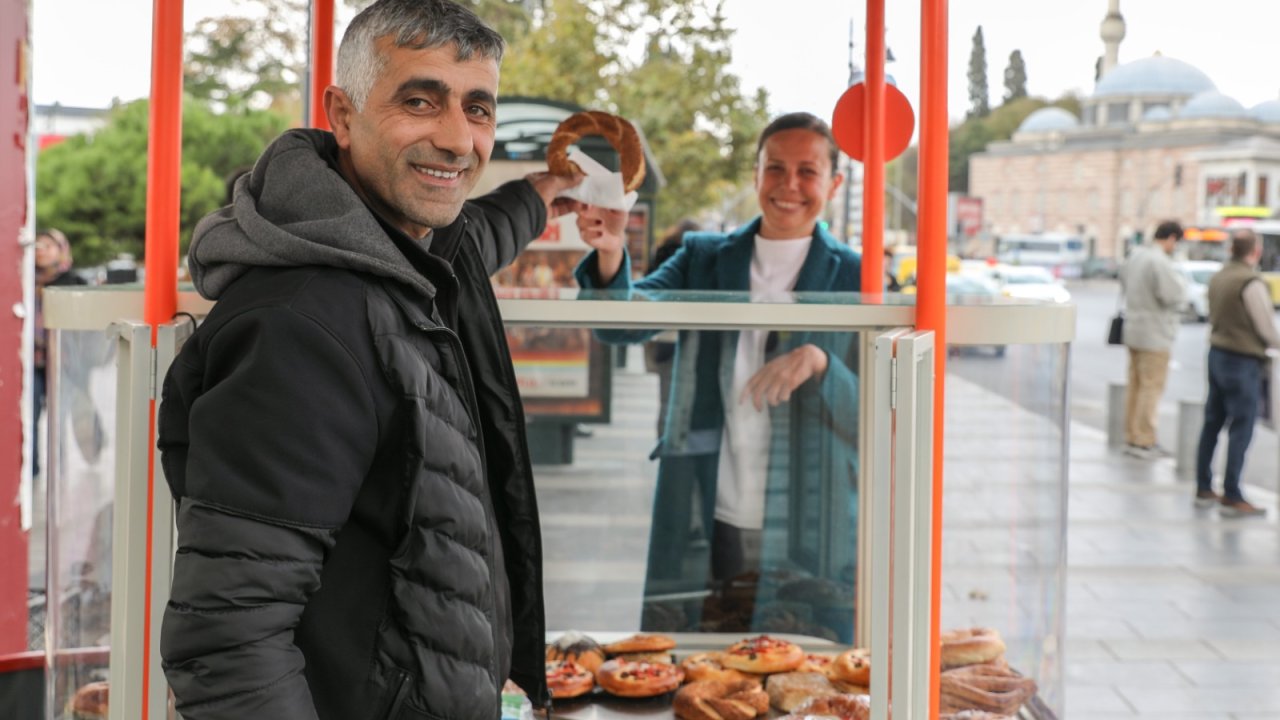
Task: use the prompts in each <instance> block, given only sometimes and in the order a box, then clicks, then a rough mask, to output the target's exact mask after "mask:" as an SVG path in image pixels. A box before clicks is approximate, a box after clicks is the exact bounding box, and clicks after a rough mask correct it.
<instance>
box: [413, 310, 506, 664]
mask: <svg viewBox="0 0 1280 720" xmlns="http://www.w3.org/2000/svg"><path fill="white" fill-rule="evenodd" d="M416 324H417V327H418V329H419V330H421V331H423V332H424V333H426V334H427V336H428V337H430V336H432V335H439V336H442V337H444V338H445V340H446V342H448V344H449V348H450V349H451V350H452V351H453V357H454V363H455V364H456V365H457V368H458V377H459V379H461V380H462V385H463V390H464V391H465V392H466V397H464V398H463V399H464V401H465V405H466V406H467V416H468V417H470V418H471V429H472V431H473V432H475V435H476V450H477V452H478V453H479V455H480V487H481V491H482V492H483V493H484V499H485V513H484V515H485V525H486V526H487V527H488V532H487V533H486V535H488V548H487V549H488V553H487V554H486V556H485V565H486V566H488V568H489V584H490V586H491V587H492V588H493V598H492V600H493V611H494V617H493V622H492V623H490V626H489V629H490V632H491V633H492V635H493V656H492V657H491V658H490V659H489V671H490V674H491V675H493V677H494V678H497V680H498V682H499V684H501V683H502V682H504V681H505V680H506V678H499V677H498V648H499V647H501V645H500V643H501V639H500V638H499V637H498V621H499V618H498V613H499V612H500V611H501V608H500V607H499V603H498V591H499V584H500V583H499V582H498V573H497V570H496V568H495V566H494V564H493V560H494V550H493V542H494V535H495V534H496V533H497V532H498V522H497V518H496V517H494V514H493V498H492V497H491V496H490V493H489V469H488V467H487V463H486V462H485V454H484V453H485V450H484V428H482V427H481V426H480V409H479V405H480V403H479V401H478V400H477V399H476V389H475V385H474V384H473V382H472V380H471V368H469V367H468V366H467V364H466V363H465V362H463V360H464V359H465V358H466V354H465V353H464V352H463V349H462V339H461V338H459V337H458V334H457V333H455V332H454V331H453V330H450V329H449V328H447V327H432V326H430V325H427V324H426V323H416Z"/></svg>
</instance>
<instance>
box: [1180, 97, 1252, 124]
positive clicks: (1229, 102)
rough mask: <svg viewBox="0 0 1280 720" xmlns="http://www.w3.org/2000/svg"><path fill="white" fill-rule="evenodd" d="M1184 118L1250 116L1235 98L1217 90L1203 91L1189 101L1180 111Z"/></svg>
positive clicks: (1181, 116)
mask: <svg viewBox="0 0 1280 720" xmlns="http://www.w3.org/2000/svg"><path fill="white" fill-rule="evenodd" d="M1178 117H1179V118H1181V119H1183V120H1190V119H1194V118H1243V117H1248V112H1246V111H1245V109H1244V106H1243V105H1241V104H1240V102H1239V101H1238V100H1236V99H1234V98H1230V97H1227V96H1226V95H1223V94H1222V93H1220V92H1218V91H1217V90H1210V91H1208V92H1202V93H1200V94H1199V95H1196V96H1195V97H1193V98H1191V99H1190V100H1188V101H1187V104H1186V105H1183V106H1182V109H1181V110H1179V111H1178Z"/></svg>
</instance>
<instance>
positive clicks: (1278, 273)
mask: <svg viewBox="0 0 1280 720" xmlns="http://www.w3.org/2000/svg"><path fill="white" fill-rule="evenodd" d="M1249 227H1251V228H1253V231H1254V232H1255V233H1257V234H1258V240H1260V241H1261V242H1262V260H1261V261H1259V263H1258V271H1259V272H1261V273H1262V277H1263V279H1264V280H1266V281H1267V285H1268V286H1270V288H1271V304H1272V305H1274V306H1276V307H1278V308H1280V220H1259V221H1257V222H1256V223H1253V224H1252V225H1250V226H1249Z"/></svg>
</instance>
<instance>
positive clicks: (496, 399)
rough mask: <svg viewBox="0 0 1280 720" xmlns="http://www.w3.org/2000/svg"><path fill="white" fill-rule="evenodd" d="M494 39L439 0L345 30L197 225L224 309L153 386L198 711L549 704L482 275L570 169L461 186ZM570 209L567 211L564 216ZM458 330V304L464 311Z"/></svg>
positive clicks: (528, 232) (175, 679)
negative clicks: (314, 96) (510, 697)
mask: <svg viewBox="0 0 1280 720" xmlns="http://www.w3.org/2000/svg"><path fill="white" fill-rule="evenodd" d="M502 49H503V44H502V39H501V37H500V36H498V35H497V34H496V33H495V32H493V31H492V30H491V29H489V28H488V27H487V26H485V25H484V24H483V23H482V22H481V21H480V20H478V19H477V18H476V17H475V15H474V14H472V13H471V12H470V11H469V10H465V9H463V8H461V7H460V6H458V5H456V4H454V3H452V2H449V1H448V0H380V1H379V2H377V3H375V4H374V5H372V6H370V7H369V8H368V9H366V10H365V11H363V12H362V13H361V14H360V15H358V16H357V17H356V18H355V20H353V21H352V23H351V26H350V27H349V28H348V30H347V32H346V35H345V36H344V38H343V41H342V46H341V48H340V50H339V54H338V64H337V81H338V85H337V86H334V87H330V88H328V89H327V90H326V93H325V109H326V112H327V114H328V118H329V122H330V124H331V126H332V127H333V132H332V133H328V132H321V131H310V130H294V131H290V132H287V133H285V134H284V135H283V136H281V137H280V138H279V139H278V140H276V141H275V142H274V143H273V144H272V145H271V146H270V147H269V148H268V149H267V150H266V151H265V152H264V154H263V155H262V157H261V158H260V159H259V160H258V162H257V164H256V165H255V167H254V169H253V172H252V173H251V174H249V175H247V176H245V177H243V178H241V179H240V180H239V181H237V184H236V188H235V194H234V200H233V202H232V204H231V206H230V207H227V208H223V209H222V210H220V211H218V212H216V213H214V214H212V215H210V216H209V217H207V218H205V219H204V220H203V221H202V222H201V223H200V225H199V227H198V228H197V229H196V233H195V238H194V240H193V243H192V247H191V252H190V267H191V270H192V275H193V280H194V282H195V283H196V286H197V287H198V288H199V290H200V292H201V293H202V294H204V295H205V296H206V297H209V298H216V299H217V300H218V303H217V305H216V306H215V307H214V309H213V311H212V312H211V313H210V314H209V316H208V318H207V319H206V320H205V321H204V322H203V323H202V325H201V326H200V328H199V330H197V332H196V333H195V335H194V336H193V337H192V338H191V339H189V340H188V341H187V342H186V344H185V346H184V347H183V349H182V352H181V354H180V355H179V356H178V358H177V359H176V360H175V362H174V364H173V366H172V368H171V369H170V371H169V375H168V377H167V378H166V380H165V387H164V397H163V402H162V405H161V412H160V424H159V425H160V427H159V431H160V432H159V435H160V448H161V450H162V453H163V464H164V469H165V474H166V477H167V479H168V482H169V484H170V486H171V487H172V490H173V494H174V496H175V497H176V498H177V499H178V515H177V527H178V538H179V549H178V553H177V557H176V559H175V565H174V581H173V588H172V595H171V600H170V602H169V605H168V607H167V608H166V610H165V616H164V625H163V629H162V639H161V653H162V656H163V665H164V670H165V674H166V677H167V678H168V680H169V683H170V685H171V686H172V688H173V692H174V696H175V697H176V700H177V709H178V710H179V712H181V713H182V715H183V717H184V718H186V720H233V719H234V720H246V719H249V718H255V719H257V718H261V719H263V720H266V719H267V718H270V719H271V720H353V719H357V718H358V719H365V718H369V719H375V718H376V719H379V720H380V719H382V718H391V719H393V720H409V719H418V718H446V719H449V720H453V719H459V720H463V719H465V720H493V719H494V718H496V717H498V715H499V708H500V688H501V687H502V685H503V683H504V681H505V680H506V679H507V678H508V677H511V678H512V679H513V680H515V681H516V682H517V683H518V684H520V685H521V686H522V687H524V688H525V689H526V690H527V691H528V692H529V694H530V696H531V698H532V699H533V701H534V703H535V704H537V705H539V706H541V705H545V703H546V700H547V690H546V682H545V676H544V667H543V640H544V638H543V635H544V632H545V628H544V620H543V600H542V568H541V538H540V530H539V525H538V516H537V507H536V504H535V499H534V488H533V482H532V474H531V470H530V464H529V455H528V449H527V446H526V442H525V436H524V426H523V422H524V413H523V410H522V408H521V405H520V399H519V395H518V393H517V389H516V383H515V377H514V374H513V372H512V369H511V363H510V356H509V354H508V352H507V347H506V344H505V340H504V336H503V331H502V320H501V318H500V317H499V314H498V309H497V303H496V301H495V299H494V296H493V293H492V290H491V286H490V284H489V280H488V276H489V275H490V274H491V273H493V272H495V271H496V270H498V269H499V268H500V267H502V266H503V265H505V264H507V263H509V262H510V261H511V260H512V259H513V257H514V256H515V255H516V253H518V252H519V251H520V250H521V249H522V248H523V247H524V245H525V244H526V243H528V242H529V241H530V240H532V239H533V238H534V237H536V236H537V235H538V234H539V233H540V232H541V230H542V228H543V226H544V224H545V222H546V219H547V217H548V214H549V212H552V210H551V207H552V205H553V198H554V197H555V196H556V194H558V192H559V191H560V190H562V189H564V188H566V187H567V186H570V185H573V184H575V183H576V182H577V179H576V178H569V179H566V178H556V177H552V176H549V175H546V174H535V175H532V176H530V177H529V178H526V179H525V180H522V181H517V182H513V183H508V184H507V185H504V186H502V187H501V188H499V189H498V190H496V191H495V192H494V193H492V194H490V195H488V196H485V197H483V198H480V199H478V200H475V201H472V202H466V201H465V200H466V197H467V195H468V193H469V192H470V190H471V189H472V188H473V187H474V185H475V183H476V180H477V178H478V177H479V175H480V173H481V172H482V170H483V169H484V167H485V165H486V163H487V161H488V159H489V156H490V153H491V151H492V149H493V145H494V130H495V117H494V112H495V103H496V94H497V86H498V64H499V61H500V58H501V54H502ZM557 209H558V206H557ZM462 318H466V321H465V322H462V320H461V319H462Z"/></svg>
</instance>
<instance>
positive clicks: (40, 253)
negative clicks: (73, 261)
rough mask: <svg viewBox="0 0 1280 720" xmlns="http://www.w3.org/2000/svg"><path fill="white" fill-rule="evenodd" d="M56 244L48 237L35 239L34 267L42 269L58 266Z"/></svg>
mask: <svg viewBox="0 0 1280 720" xmlns="http://www.w3.org/2000/svg"><path fill="white" fill-rule="evenodd" d="M58 254H59V253H58V243H57V241H56V240H54V239H53V238H51V237H49V236H48V235H41V236H40V237H38V238H36V267H38V268H41V269H44V268H51V267H55V266H57V264H58Z"/></svg>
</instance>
